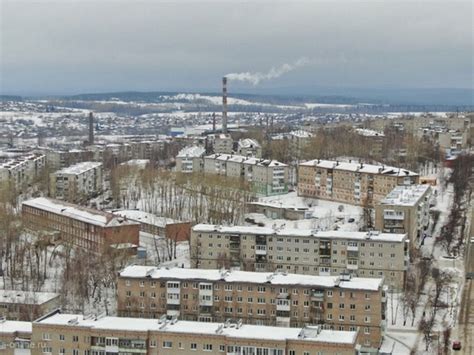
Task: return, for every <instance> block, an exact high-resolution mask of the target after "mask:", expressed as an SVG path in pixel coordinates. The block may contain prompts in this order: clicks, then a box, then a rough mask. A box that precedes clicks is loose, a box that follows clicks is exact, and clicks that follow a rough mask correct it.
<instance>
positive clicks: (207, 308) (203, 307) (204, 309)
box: [199, 304, 212, 314]
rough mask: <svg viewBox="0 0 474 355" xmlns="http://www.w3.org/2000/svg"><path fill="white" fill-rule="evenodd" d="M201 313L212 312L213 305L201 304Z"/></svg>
mask: <svg viewBox="0 0 474 355" xmlns="http://www.w3.org/2000/svg"><path fill="white" fill-rule="evenodd" d="M199 313H200V314H212V306H207V305H201V304H200V307H199Z"/></svg>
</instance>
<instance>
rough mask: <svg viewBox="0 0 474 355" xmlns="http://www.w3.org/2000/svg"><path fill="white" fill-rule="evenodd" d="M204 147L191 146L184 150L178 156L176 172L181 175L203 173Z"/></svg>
mask: <svg viewBox="0 0 474 355" xmlns="http://www.w3.org/2000/svg"><path fill="white" fill-rule="evenodd" d="M205 152H206V150H205V149H204V147H200V146H191V147H186V148H183V149H181V150H180V151H179V153H178V155H177V156H176V171H179V172H181V173H196V172H198V173H199V172H202V171H203V168H204V162H203V157H204V154H205Z"/></svg>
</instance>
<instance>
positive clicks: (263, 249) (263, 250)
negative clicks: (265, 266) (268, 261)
mask: <svg viewBox="0 0 474 355" xmlns="http://www.w3.org/2000/svg"><path fill="white" fill-rule="evenodd" d="M255 255H267V246H266V245H257V246H256V247H255Z"/></svg>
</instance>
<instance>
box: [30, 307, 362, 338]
mask: <svg viewBox="0 0 474 355" xmlns="http://www.w3.org/2000/svg"><path fill="white" fill-rule="evenodd" d="M35 323H37V324H45V325H60V326H77V327H87V328H92V329H97V330H117V331H136V332H147V331H152V332H159V333H181V334H193V335H197V334H199V335H213V336H223V337H229V338H239V339H261V340H274V341H286V340H300V341H301V340H304V341H308V342H324V343H339V344H355V342H356V338H357V332H356V331H340V330H325V329H321V328H318V327H317V326H310V327H305V328H287V327H269V326H263V325H250V324H239V325H237V324H235V323H234V324H231V323H227V324H226V323H210V322H192V321H184V320H177V321H161V320H157V319H143V318H126V317H102V318H100V317H99V318H97V319H96V318H94V317H84V316H83V315H77V314H61V313H57V314H54V315H51V316H49V317H45V318H42V319H39V320H37V321H35Z"/></svg>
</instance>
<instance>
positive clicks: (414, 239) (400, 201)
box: [375, 185, 431, 248]
mask: <svg viewBox="0 0 474 355" xmlns="http://www.w3.org/2000/svg"><path fill="white" fill-rule="evenodd" d="M430 203H431V187H430V186H429V185H412V186H397V187H395V188H394V189H393V190H392V191H391V192H390V193H389V194H388V195H387V196H386V197H385V198H384V199H383V200H382V201H380V203H378V204H377V205H376V206H375V228H376V229H377V230H381V231H383V232H387V233H407V234H408V238H409V240H410V245H411V247H412V248H413V247H416V246H418V245H420V243H421V241H422V239H423V233H424V232H425V231H426V230H427V229H428V226H429V224H430Z"/></svg>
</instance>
